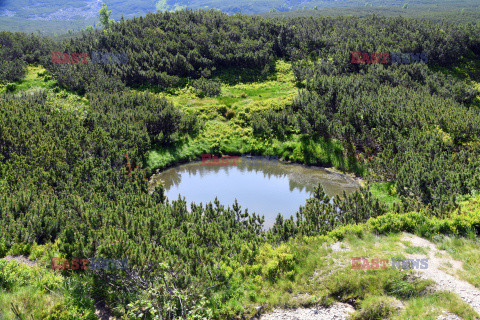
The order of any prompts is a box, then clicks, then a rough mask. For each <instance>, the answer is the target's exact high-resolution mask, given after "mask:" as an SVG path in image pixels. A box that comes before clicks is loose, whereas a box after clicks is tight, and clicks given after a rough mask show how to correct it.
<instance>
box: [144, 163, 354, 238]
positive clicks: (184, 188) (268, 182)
mask: <svg viewBox="0 0 480 320" xmlns="http://www.w3.org/2000/svg"><path fill="white" fill-rule="evenodd" d="M231 163H232V161H231V162H230V164H229V165H220V164H215V165H210V166H207V165H206V164H207V163H205V162H201V161H196V162H191V163H188V164H183V165H179V166H177V167H173V168H169V169H166V170H165V171H162V172H160V173H158V174H156V175H154V176H153V177H152V179H151V182H152V183H153V184H155V183H158V182H160V181H161V183H163V185H164V187H165V195H166V196H167V199H168V200H169V201H170V202H172V201H173V200H177V199H178V197H179V195H181V197H185V200H186V201H187V203H190V202H195V203H197V204H200V203H203V204H206V203H208V202H213V201H214V200H215V197H217V198H218V200H220V203H221V204H222V205H224V206H225V207H227V206H230V207H231V205H232V204H233V203H234V202H235V199H237V201H238V203H239V205H240V206H241V208H242V209H243V210H244V209H247V208H248V212H249V213H253V212H255V213H256V214H259V215H263V216H265V223H264V228H266V229H268V228H270V227H271V226H272V225H273V223H274V222H275V218H276V217H277V215H278V213H281V214H282V215H283V216H284V218H289V217H290V216H291V215H293V216H295V213H296V212H297V211H298V209H299V207H300V206H303V205H305V202H306V200H307V199H308V198H309V197H310V196H311V193H312V191H313V189H314V187H315V186H317V185H318V184H319V183H320V184H321V185H322V186H323V189H324V190H325V193H326V194H327V195H328V196H330V197H333V196H335V195H341V194H343V191H345V192H346V193H347V194H348V193H351V192H353V191H354V190H355V189H357V188H358V187H359V184H358V183H357V181H355V180H354V179H353V178H351V177H349V176H346V175H343V174H340V173H335V172H331V171H329V170H326V169H324V168H320V167H312V166H303V165H298V164H286V163H283V162H280V161H278V160H269V159H266V158H260V157H241V158H239V160H237V161H236V164H237V165H232V164H231ZM188 207H190V206H189V205H188Z"/></svg>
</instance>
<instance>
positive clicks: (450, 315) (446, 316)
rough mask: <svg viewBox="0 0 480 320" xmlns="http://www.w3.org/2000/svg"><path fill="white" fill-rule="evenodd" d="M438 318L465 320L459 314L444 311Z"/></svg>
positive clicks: (442, 319) (439, 319) (443, 319)
mask: <svg viewBox="0 0 480 320" xmlns="http://www.w3.org/2000/svg"><path fill="white" fill-rule="evenodd" d="M437 320H463V319H462V318H460V317H459V316H457V315H456V314H453V313H449V312H445V311H444V312H443V314H442V315H440V316H438V318H437Z"/></svg>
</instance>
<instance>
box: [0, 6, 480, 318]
mask: <svg viewBox="0 0 480 320" xmlns="http://www.w3.org/2000/svg"><path fill="white" fill-rule="evenodd" d="M177 4H178V3H177ZM165 5H169V4H168V2H167V3H166V4H162V6H165ZM178 5H182V4H181V3H180V4H178ZM109 6H110V4H109ZM413 6H414V3H413V2H409V8H408V10H412V9H413ZM105 10H106V8H105ZM105 10H104V11H105ZM412 11H413V10H412ZM104 18H106V19H107V20H105V21H104V22H105V23H104V26H105V27H107V29H108V30H91V31H87V32H84V33H82V34H81V35H78V36H73V37H71V38H69V39H65V40H62V41H53V40H51V39H49V38H43V37H40V36H35V35H25V34H22V33H8V32H2V33H0V45H1V46H0V56H1V57H2V58H3V61H5V65H8V66H7V68H6V70H14V69H13V68H12V66H22V68H20V69H18V70H20V71H21V73H18V74H17V73H15V72H13V73H12V72H5V73H2V75H1V76H2V78H1V81H2V82H1V84H0V95H1V96H0V119H1V120H0V221H2V223H1V224H0V256H1V257H3V256H5V255H18V254H22V255H26V256H29V257H30V258H31V259H36V262H37V265H36V266H35V267H27V266H23V265H19V264H18V263H17V262H7V261H4V260H0V290H3V292H4V293H5V294H2V297H1V298H0V299H1V300H0V305H2V307H3V306H4V305H6V306H7V308H6V309H5V310H2V311H3V313H4V314H6V315H7V316H10V317H14V316H16V317H18V318H21V317H28V316H30V315H32V316H33V317H34V319H61V320H64V319H65V320H66V319H92V318H93V314H94V302H95V301H96V300H101V301H104V302H105V303H106V305H107V306H108V307H109V309H111V311H112V312H113V314H114V315H115V316H117V317H119V318H123V319H139V320H140V319H142V320H143V319H159V318H162V319H189V320H190V319H191V320H193V319H230V318H235V317H242V316H243V317H251V316H253V315H254V314H255V313H256V312H257V307H260V306H262V307H263V308H264V311H265V310H269V309H270V308H273V307H275V306H281V307H296V306H311V305H329V304H331V303H333V302H335V301H341V302H345V303H349V304H351V305H353V306H355V307H356V313H355V314H354V315H353V317H354V318H355V319H379V318H385V317H388V316H390V317H391V318H393V319H395V318H398V319H400V318H402V317H407V316H408V317H424V318H428V317H431V318H434V317H436V316H437V315H439V314H440V313H441V311H443V310H447V311H449V312H452V313H455V314H457V315H459V316H461V317H463V318H471V319H474V318H478V317H480V316H479V315H477V314H475V312H474V310H473V309H471V308H470V307H469V306H468V305H467V304H465V303H464V302H463V301H462V300H461V299H460V298H458V297H457V296H455V295H453V294H451V293H449V292H432V290H431V283H430V282H428V281H424V280H421V279H419V278H417V277H415V276H414V274H413V273H411V272H408V271H405V270H397V269H392V268H388V269H375V270H352V268H351V258H352V256H353V255H355V256H358V255H361V256H371V257H375V256H378V257H380V256H381V257H387V258H392V257H400V258H402V257H405V256H406V255H407V254H422V253H424V251H423V250H424V249H422V248H419V247H416V246H413V245H410V244H409V243H405V244H404V245H403V246H402V245H401V243H400V237H399V232H410V233H415V234H418V235H420V236H423V237H426V238H429V239H432V240H433V241H436V242H437V243H438V244H439V246H440V247H442V248H445V249H447V251H448V252H449V253H450V254H451V255H452V256H454V257H455V258H457V259H459V260H460V261H463V262H464V263H465V268H464V269H463V271H461V272H460V274H459V276H460V277H462V278H463V279H465V280H467V281H469V282H471V283H473V284H474V285H480V280H479V277H478V272H476V270H478V261H479V260H480V259H478V258H479V257H478V253H477V252H478V243H477V242H478V241H477V235H478V234H479V233H480V206H479V204H478V201H479V198H478V195H477V194H478V191H479V189H480V169H479V168H480V163H479V159H480V158H479V157H478V156H479V155H480V144H479V143H478V141H479V140H478V139H479V136H480V132H479V130H480V115H479V112H478V110H479V109H478V107H479V106H480V104H479V100H478V99H479V96H478V94H479V91H478V89H479V87H478V82H479V81H478V72H479V71H478V64H477V63H476V62H475V61H476V60H478V57H479V55H480V50H479V48H480V36H479V35H480V32H479V31H480V25H478V24H477V25H460V26H456V25H452V24H449V23H446V22H442V23H433V22H430V21H420V20H412V19H406V18H382V17H375V16H373V17H369V18H364V19H360V18H354V17H340V18H322V17H318V18H295V19H284V20H280V19H277V20H275V19H267V18H262V17H246V16H228V15H226V14H223V13H220V12H216V11H213V10H210V11H199V12H193V11H188V10H187V11H178V12H174V13H172V12H163V13H157V14H148V15H147V16H145V17H139V18H135V19H132V20H125V19H122V20H120V21H119V22H116V23H112V24H111V25H110V22H109V21H110V20H108V19H110V18H109V17H108V13H106V12H105V14H104ZM107 21H108V22H107ZM107 24H108V26H107ZM185 30H195V33H190V32H188V33H187V32H185ZM374 30H375V32H373V31H374ZM352 35H356V38H353V37H352ZM360 43H361V44H362V46H360ZM120 48H121V50H123V51H125V52H126V53H128V55H129V63H118V64H113V63H105V64H95V63H85V64H84V63H77V64H75V63H71V64H63V63H52V60H51V53H50V52H51V51H52V50H58V51H61V52H69V53H70V52H91V51H103V52H111V51H118V50H120ZM116 49H118V50H116ZM354 50H362V51H368V52H394V51H402V52H426V53H428V56H429V64H428V65H426V64H420V63H413V64H408V65H399V64H391V63H389V64H384V65H383V64H352V63H350V58H351V57H350V51H354ZM15 70H17V69H15ZM203 153H211V154H217V155H220V154H231V155H238V154H244V153H248V154H255V155H272V156H278V157H279V158H281V159H282V160H286V161H292V162H299V163H303V164H316V165H325V166H334V167H335V168H336V169H338V170H342V171H347V172H350V173H354V174H357V175H358V176H361V177H362V178H363V179H364V180H366V181H367V182H368V184H367V186H369V187H367V188H362V189H360V190H358V191H356V192H354V193H352V194H350V195H343V196H342V197H336V198H334V199H333V200H331V199H329V198H328V197H327V196H326V195H325V193H324V192H323V190H322V189H321V188H320V187H318V188H316V189H315V192H314V193H313V194H312V197H311V198H310V199H308V200H307V202H306V203H305V205H304V206H302V207H300V208H299V210H298V212H297V214H296V218H291V219H284V218H283V217H282V216H279V217H278V218H277V220H276V222H275V224H274V226H273V227H272V228H271V229H270V230H268V231H265V230H263V229H262V226H263V222H264V220H263V217H262V216H259V215H256V214H248V213H247V212H246V209H247V208H241V206H240V205H239V204H238V203H235V204H233V205H231V206H230V207H226V206H225V205H224V204H220V203H219V202H218V201H215V202H214V203H208V204H207V205H205V206H199V205H196V204H187V203H185V202H184V201H183V200H178V201H172V202H171V203H170V202H168V203H167V202H165V199H164V195H163V189H162V187H161V186H159V187H157V188H156V189H155V190H153V193H152V194H149V192H148V178H149V177H150V176H151V174H152V172H153V171H154V170H156V169H163V168H165V167H167V166H170V165H173V164H175V163H178V162H182V161H189V160H192V159H198V158H199V157H200V155H201V154H203ZM337 241H342V245H343V246H344V249H345V250H339V251H338V250H336V251H333V250H332V248H331V247H330V245H331V244H332V243H333V242H337ZM404 246H406V247H404ZM347 248H349V249H348V250H347ZM460 249H461V250H460ZM53 256H60V257H62V258H67V259H71V258H89V257H104V258H115V259H121V258H128V262H129V265H130V266H129V267H128V268H127V269H125V270H115V271H109V270H102V269H101V270H86V271H85V270H63V271H60V270H58V271H54V270H50V269H51V263H50V258H51V257H53ZM26 297H28V299H27V298H26Z"/></svg>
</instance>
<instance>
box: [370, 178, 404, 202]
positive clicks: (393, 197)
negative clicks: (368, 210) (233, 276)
mask: <svg viewBox="0 0 480 320" xmlns="http://www.w3.org/2000/svg"><path fill="white" fill-rule="evenodd" d="M370 192H371V193H372V194H373V195H374V196H375V197H376V198H378V200H380V201H381V202H383V203H385V204H386V205H388V207H389V208H392V207H393V205H394V204H395V203H400V198H399V197H398V195H397V190H396V188H395V182H376V183H373V184H371V185H370Z"/></svg>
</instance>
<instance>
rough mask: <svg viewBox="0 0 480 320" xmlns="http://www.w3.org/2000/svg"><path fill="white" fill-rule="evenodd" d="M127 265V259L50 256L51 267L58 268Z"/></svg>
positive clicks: (83, 268)
mask: <svg viewBox="0 0 480 320" xmlns="http://www.w3.org/2000/svg"><path fill="white" fill-rule="evenodd" d="M128 267H129V265H128V260H127V259H106V258H90V259H80V258H73V259H70V260H69V259H65V258H59V257H52V269H60V270H66V269H68V270H88V269H90V270H100V269H103V270H115V269H119V270H125V269H127V268H128Z"/></svg>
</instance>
